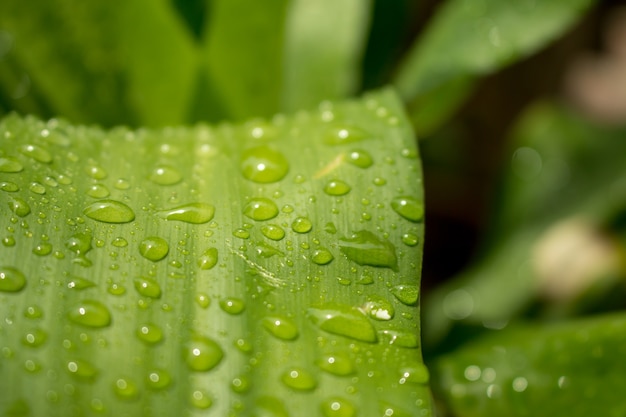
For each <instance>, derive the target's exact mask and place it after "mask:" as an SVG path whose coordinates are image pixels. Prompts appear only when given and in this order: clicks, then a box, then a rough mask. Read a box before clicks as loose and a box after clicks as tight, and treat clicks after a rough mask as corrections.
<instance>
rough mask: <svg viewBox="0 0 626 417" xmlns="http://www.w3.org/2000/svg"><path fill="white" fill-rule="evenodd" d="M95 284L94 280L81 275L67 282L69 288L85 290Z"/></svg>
mask: <svg viewBox="0 0 626 417" xmlns="http://www.w3.org/2000/svg"><path fill="white" fill-rule="evenodd" d="M95 286H96V284H95V283H94V282H93V281H89V280H88V279H85V278H81V277H71V278H70V279H69V281H68V282H67V288H69V289H75V290H84V289H86V288H91V287H95Z"/></svg>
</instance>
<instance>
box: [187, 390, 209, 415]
mask: <svg viewBox="0 0 626 417" xmlns="http://www.w3.org/2000/svg"><path fill="white" fill-rule="evenodd" d="M189 402H190V403H191V405H192V406H194V407H195V408H197V409H200V410H206V409H208V408H211V406H212V405H213V399H212V398H211V396H210V395H209V394H207V393H206V392H204V391H200V390H195V391H193V392H192V393H191V396H190V398H189Z"/></svg>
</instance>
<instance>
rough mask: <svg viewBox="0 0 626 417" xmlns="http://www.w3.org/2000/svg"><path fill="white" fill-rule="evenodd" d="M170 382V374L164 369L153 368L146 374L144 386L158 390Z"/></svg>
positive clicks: (167, 385)
mask: <svg viewBox="0 0 626 417" xmlns="http://www.w3.org/2000/svg"><path fill="white" fill-rule="evenodd" d="M171 384H172V376H171V375H170V373H169V372H168V371H166V370H165V369H153V370H151V371H150V372H148V375H147V376H146V386H147V387H148V388H150V389H152V390H155V391H158V390H162V389H165V388H167V387H169V386H170V385H171Z"/></svg>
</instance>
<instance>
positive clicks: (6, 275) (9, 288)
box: [0, 266, 26, 292]
mask: <svg viewBox="0 0 626 417" xmlns="http://www.w3.org/2000/svg"><path fill="white" fill-rule="evenodd" d="M25 285H26V277H25V276H24V274H23V273H22V272H20V271H19V270H17V269H15V268H13V267H10V266H2V267H0V291H2V292H18V291H20V290H21V289H22V288H24V286H25Z"/></svg>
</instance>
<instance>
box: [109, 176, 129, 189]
mask: <svg viewBox="0 0 626 417" xmlns="http://www.w3.org/2000/svg"><path fill="white" fill-rule="evenodd" d="M113 186H114V187H115V188H117V189H118V190H128V189H129V188H130V182H128V181H127V180H125V179H124V178H118V179H117V181H115V184H113Z"/></svg>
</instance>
